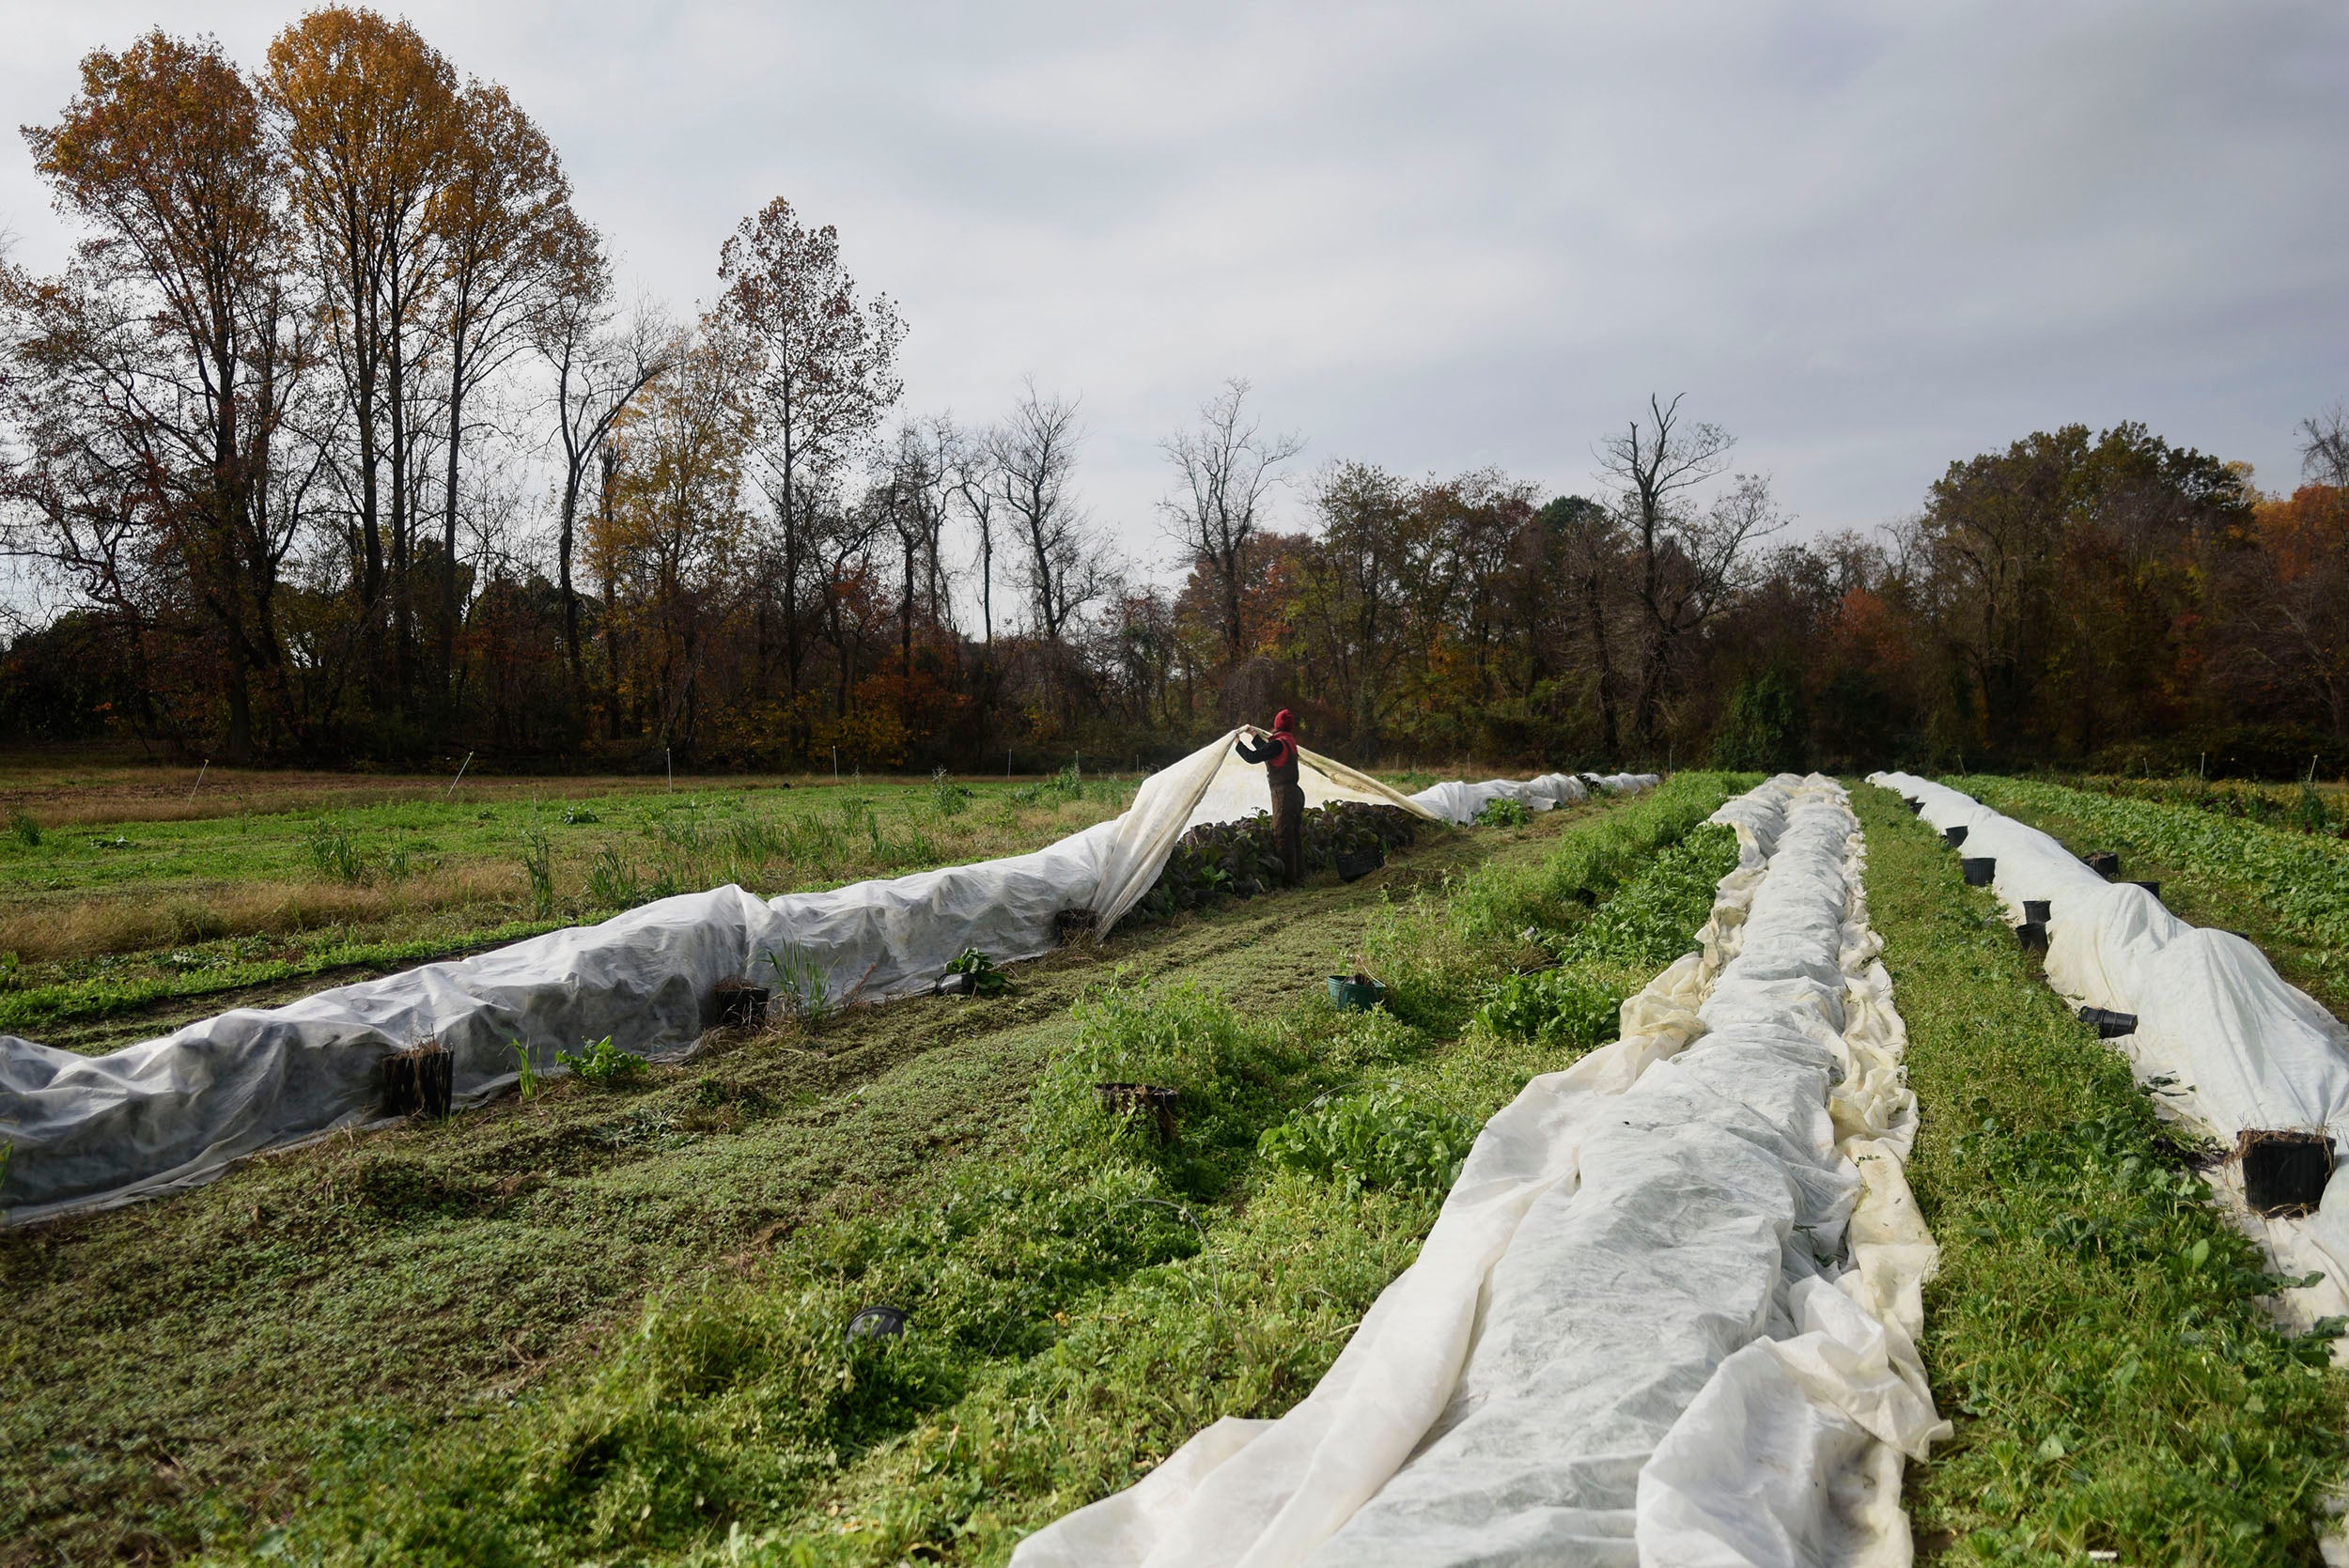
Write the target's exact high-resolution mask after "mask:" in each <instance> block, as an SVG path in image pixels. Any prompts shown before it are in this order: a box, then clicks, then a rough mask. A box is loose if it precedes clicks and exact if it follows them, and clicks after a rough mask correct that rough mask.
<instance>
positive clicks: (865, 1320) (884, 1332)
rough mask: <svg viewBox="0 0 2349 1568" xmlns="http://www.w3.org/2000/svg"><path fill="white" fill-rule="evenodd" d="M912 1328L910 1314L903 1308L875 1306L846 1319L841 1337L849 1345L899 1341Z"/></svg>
mask: <svg viewBox="0 0 2349 1568" xmlns="http://www.w3.org/2000/svg"><path fill="white" fill-rule="evenodd" d="M912 1326H913V1317H912V1314H910V1313H909V1312H907V1311H906V1310H905V1309H904V1308H903V1307H891V1306H887V1305H875V1306H871V1307H866V1308H864V1309H863V1310H862V1311H861V1312H858V1313H857V1314H856V1316H854V1317H852V1318H850V1319H848V1332H847V1333H846V1334H844V1335H842V1336H841V1337H842V1338H843V1339H845V1340H846V1341H848V1343H850V1344H854V1343H856V1342H857V1341H859V1340H901V1339H904V1338H905V1337H906V1330H907V1329H908V1328H910V1327H912Z"/></svg>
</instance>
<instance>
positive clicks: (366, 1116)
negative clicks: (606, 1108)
mask: <svg viewBox="0 0 2349 1568" xmlns="http://www.w3.org/2000/svg"><path fill="white" fill-rule="evenodd" d="M1238 733H1239V732H1237V731H1234V732H1233V733H1232V734H1229V735H1226V736H1224V737H1221V738H1220V739H1218V740H1216V741H1214V742H1212V743H1211V744H1209V745H1207V746H1205V747H1202V748H1201V749H1200V750H1199V751H1197V752H1195V753H1191V754H1190V756H1188V757H1186V758H1184V759H1183V760H1182V761H1180V762H1178V763H1175V764H1174V765H1173V766H1172V767H1169V768H1165V769H1163V770H1162V771H1160V772H1159V773H1156V774H1153V775H1152V776H1151V777H1150V778H1149V779H1148V780H1146V781H1145V782H1144V783H1143V785H1142V787H1141V788H1140V789H1139V790H1138V791H1137V792H1136V794H1135V797H1134V800H1133V803H1132V805H1131V806H1129V807H1128V809H1127V811H1126V812H1125V814H1124V815H1121V816H1119V817H1117V818H1116V819H1115V820H1114V821H1110V822H1103V823H1099V824H1097V825H1096V826H1094V827H1091V828H1087V829H1085V830H1083V831H1081V832H1077V833H1073V834H1071V835H1069V836H1068V837H1067V838H1065V839H1062V840H1061V841H1060V842H1059V843H1057V844H1054V845H1051V846H1048V847H1046V848H1043V849H1039V850H1036V851H1034V853H1031V854H1026V855H1015V856H1010V857H1007V858H1005V859H1003V860H995V861H987V862H980V863H978V864H975V865H963V866H950V867H947V868H945V869H943V870H940V871H925V872H918V873H915V874H914V875H912V876H910V877H894V878H890V879H888V880H882V881H868V882H858V883H855V884H853V885H851V886H848V887H844V888H835V889H833V890H832V891H830V892H826V893H792V894H788V895H786V896H784V897H781V898H776V899H772V900H765V899H760V898H757V897H755V896H754V895H752V894H750V893H745V892H743V891H742V890H741V889H740V888H738V887H732V886H728V887H722V888H718V889H716V890H714V891H712V892H708V893H685V894H681V895H679V896H677V897H675V898H665V899H662V900H661V901H659V902H658V903H654V904H648V905H646V906H644V907H643V908H637V909H631V910H630V911H629V912H628V913H626V914H623V915H619V916H616V917H614V919H611V920H608V921H605V922H603V923H601V924H597V925H586V926H574V927H571V928H569V929H567V930H562V931H554V932H550V933H548V934H547V935H544V936H540V937H534V938H531V939H528V940H525V941H521V942H517V943H515V944H513V945H512V946H510V947H504V948H500V949H498V950H497V951H495V952H493V953H487V954H482V955H477V956H474V957H471V958H463V959H457V960H453V961H450V962H446V963H437V964H427V965H425V966H423V967H422V968H420V969H415V970H408V971H406V972H404V973H400V974H395V975H390V976H387V977H385V978H383V979H380V980H368V981H363V982H361V983H359V984H356V985H351V986H337V987H335V988H334V989H332V990H327V991H321V992H319V994H317V995H315V996H311V997H306V998H304V999H303V1000H302V1001H297V1002H294V1003H292V1004H290V1005H288V1006H285V1007H273V1008H239V1009H236V1010H234V1011H231V1012H227V1013H223V1014H221V1015H219V1016H218V1017H211V1018H207V1019H204V1020H203V1021H201V1022H199V1023H194V1024H190V1025H188V1026H187V1027H186V1028H184V1029H181V1030H179V1031H177V1032H174V1033H172V1034H169V1035H166V1036H164V1037H163V1038H161V1039H156V1040H148V1041H146V1042H144V1043H142V1044H139V1045H134V1046H128V1047H125V1048H122V1049H120V1050H117V1051H114V1052H112V1053H110V1054H108V1055H105V1056H98V1057H89V1056H81V1055H77V1054H75V1053H73V1052H71V1051H66V1050H59V1049H56V1048H52V1047H47V1046H41V1045H37V1044H35V1043H34V1042H32V1041H29V1040H23V1039H19V1038H17V1037H15V1036H13V1035H0V1140H5V1141H7V1142H8V1144H10V1145H11V1146H12V1149H13V1153H12V1156H11V1158H10V1162H9V1167H8V1178H7V1181H8V1200H9V1206H8V1210H7V1212H6V1219H7V1220H8V1222H10V1223H23V1222H29V1221H37V1220H40V1219H50V1218H54V1217H56V1216H59V1215H63V1214H68V1213H73V1212H79V1211H82V1210H86V1209H95V1208H106V1207H112V1206H114V1205H116V1204H118V1203H129V1202H132V1201H133V1200H135V1199H139V1198H144V1197H150V1196H155V1195H158V1194H161V1193H164V1192H169V1191H173V1190H176V1189H179V1188H185V1187H189V1186H193V1185H195V1184H197V1183H200V1182H205V1181H209V1180H210V1179H212V1178H213V1177H215V1176H217V1175H218V1174H219V1173H220V1172H222V1171H223V1170H224V1169H226V1166H227V1165H228V1164H229V1163H230V1162H231V1161H233V1160H236V1159H238V1158H241V1157H243V1156H246V1155H249V1154H253V1153H255V1152H257V1151H258V1150H262V1149H267V1148H274V1147H280V1146H284V1145H287V1144H289V1143H293V1142H298V1141H302V1140H303V1139H306V1138H311V1137H315V1136H318V1135H320V1134H323V1133H328V1132H332V1131H334V1130H336V1129H338V1128H341V1127H344V1126H361V1125H366V1123H369V1122H371V1121H374V1120H375V1119H377V1117H378V1115H379V1111H378V1109H377V1108H378V1106H379V1104H380V1100H381V1088H380V1079H381V1062H382V1059H383V1058H384V1057H385V1056H386V1055H388V1054H389V1053H391V1052H393V1051H396V1050H400V1049H404V1048H408V1047H410V1046H412V1045H414V1044H416V1043H417V1042H419V1041H423V1040H437V1041H439V1042H440V1044H441V1045H443V1047H445V1048H447V1049H448V1051H449V1052H450V1054H451V1056H452V1057H453V1058H454V1060H453V1061H452V1063H450V1065H451V1067H452V1069H453V1074H454V1084H455V1089H454V1094H453V1098H454V1101H455V1103H456V1104H458V1105H459V1106H469V1105H476V1104H479V1103H480V1102H482V1101H484V1100H486V1099H489V1098H490V1097H492V1096H494V1095H496V1094H501V1093H503V1092H504V1091H505V1090H506V1089H508V1088H510V1087H511V1086H512V1085H513V1084H514V1082H515V1081H516V1079H517V1077H518V1073H519V1067H520V1063H519V1062H518V1060H517V1057H516V1054H515V1052H516V1048H517V1047H518V1046H519V1047H520V1048H521V1049H522V1050H524V1051H526V1052H528V1053H529V1055H530V1056H531V1058H532V1060H533V1061H534V1063H536V1065H537V1069H538V1070H539V1071H540V1072H542V1073H543V1072H548V1071H551V1070H552V1069H553V1067H554V1053H555V1052H557V1051H575V1050H578V1049H579V1048H581V1047H582V1046H583V1044H585V1043H586V1042H588V1041H591V1040H597V1039H600V1038H602V1037H604V1036H606V1035H609V1036H611V1037H612V1039H613V1041H614V1044H615V1045H617V1046H618V1047H620V1048H622V1049H625V1050H629V1051H633V1052H636V1053H638V1054H641V1055H646V1056H662V1055H674V1054H677V1053H679V1052H682V1051H684V1050H687V1049H689V1048H691V1047H692V1043H693V1042H694V1040H695V1039H697V1038H698V1037H699V1036H700V1035H701V1034H702V1032H704V1031H706V1030H707V1029H708V1028H709V1026H710V1025H711V1024H713V1023H714V1022H715V1021H716V1017H715V1013H714V994H715V992H716V989H717V987H718V986H719V985H720V983H722V982H724V981H729V980H749V981H751V982H752V983H754V984H757V985H763V986H769V987H770V988H775V989H778V990H779V989H780V988H781V986H782V985H783V981H782V978H781V976H780V974H779V972H778V970H777V969H776V968H775V964H774V962H773V961H774V960H780V961H782V962H783V963H785V964H786V965H788V966H791V967H792V968H793V969H794V970H797V971H798V972H799V973H801V974H802V975H806V976H812V977H814V980H815V983H816V984H817V985H819V986H820V987H821V990H822V993H823V998H824V1001H826V1002H827V1003H829V1004H831V1005H833V1006H837V1005H840V1004H842V1003H845V1002H848V1001H886V1000H888V999H890V998H893V997H897V996H903V995H908V994H910V993H914V992H919V991H926V990H928V989H929V988H930V987H931V986H934V985H935V984H936V982H937V980H938V977H939V976H940V975H941V973H942V972H943V971H944V970H945V966H946V965H947V964H948V963H949V962H951V961H952V960H953V959H954V958H955V957H956V956H957V955H959V954H960V953H962V952H963V950H964V949H966V948H972V947H975V948H978V949H979V950H980V951H982V952H984V953H986V954H987V955H989V956H990V957H992V958H994V959H996V960H997V961H998V962H1009V961H1013V960H1017V959H1022V958H1033V957H1036V956H1038V955H1042V954H1045V953H1048V952H1050V951H1051V949H1052V948H1053V947H1054V946H1055V945H1057V943H1058V942H1059V940H1060V939H1061V935H1060V931H1059V928H1058V920H1059V917H1061V916H1062V915H1063V914H1064V913H1065V912H1066V911H1069V910H1077V909H1090V910H1092V911H1094V913H1095V916H1096V922H1097V929H1099V930H1102V931H1107V930H1108V929H1109V928H1110V927H1111V926H1112V925H1114V924H1116V922H1117V921H1118V919H1119V918H1120V917H1122V916H1123V915H1125V914H1126V913H1127V912H1128V910H1130V909H1131V908H1132V907H1133V906H1134V904H1135V903H1136V902H1137V901H1138V900H1140V899H1141V898H1142V897H1143V894H1145V893H1148V892H1149V891H1150V887H1151V885H1152V884H1153V883H1154V882H1156V881H1157V879H1158V876H1159V871H1160V869H1161V868H1162V867H1164V865H1165V863H1166V858H1167V856H1168V854H1169V853H1170V852H1171V851H1172V850H1173V848H1174V846H1175V842H1176V841H1177V840H1178V839H1180V838H1181V836H1182V834H1183V831H1184V830H1185V829H1186V828H1187V827H1189V826H1190V825H1192V824H1194V823H1196V822H1200V821H1218V820H1225V819H1227V817H1239V816H1246V815H1252V814H1253V813H1255V812H1257V811H1261V810H1263V809H1264V805H1265V800H1266V796H1265V786H1264V778H1263V774H1262V771H1261V770H1260V769H1257V768H1250V767H1248V766H1247V765H1245V764H1242V763H1240V762H1239V761H1238V759H1237V755H1236V754H1235V753H1234V751H1233V744H1234V741H1235V740H1236V739H1237V736H1238ZM1302 757H1303V766H1302V767H1301V768H1300V769H1299V776H1300V779H1301V781H1302V782H1303V783H1304V784H1305V793H1306V799H1307V800H1308V801H1310V802H1313V803H1316V804H1319V803H1324V802H1327V801H1331V800H1361V801H1366V802H1370V803H1375V804H1381V805H1392V806H1400V807H1402V808H1403V809H1405V810H1408V811H1413V812H1415V813H1417V814H1418V815H1423V816H1425V815H1433V814H1431V813H1429V812H1428V811H1426V810H1425V809H1424V808H1422V807H1420V806H1417V805H1416V804H1414V803H1413V802H1412V801H1410V800H1408V799H1407V798H1406V797H1404V796H1402V795H1401V794H1399V793H1397V792H1396V791H1395V790H1393V789H1391V788H1389V787H1388V786H1387V785H1385V784H1380V783H1379V782H1378V781H1377V780H1376V779H1373V778H1371V777H1369V776H1368V775H1367V774H1363V773H1360V772H1357V771H1355V770H1354V769H1353V768H1347V767H1346V766H1345V765H1344V764H1342V763H1337V762H1332V761H1330V760H1329V759H1327V758H1324V757H1319V756H1315V754H1314V753H1310V752H1307V753H1302ZM1250 775H1252V779H1251V777H1250ZM1250 783H1252V785H1253V794H1252V795H1251V794H1250V793H1249V791H1248V790H1247V789H1246V788H1245V787H1243V785H1245V784H1250ZM1219 813H1221V814H1224V815H1217V814H1219ZM794 983H795V984H801V983H803V982H798V981H795V982H794Z"/></svg>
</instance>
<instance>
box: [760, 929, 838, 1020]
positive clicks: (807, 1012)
mask: <svg viewBox="0 0 2349 1568" xmlns="http://www.w3.org/2000/svg"><path fill="white" fill-rule="evenodd" d="M767 962H768V964H769V965H770V966H771V967H772V968H773V970H774V971H775V991H776V995H777V999H778V1000H779V1001H782V1002H783V1004H784V1005H785V1006H786V1007H787V1008H789V1009H790V1012H791V1016H792V1017H796V1018H798V1019H799V1020H800V1021H801V1023H803V1024H805V1025H806V1026H807V1027H808V1028H810V1029H814V1028H815V1027H816V1026H817V1024H820V1023H822V1022H823V1021H824V1019H825V1017H827V1016H828V1015H829V1014H830V1013H831V1012H832V1002H831V1000H830V999H829V998H828V997H827V996H826V995H825V989H824V966H823V965H822V964H820V963H818V962H817V960H816V958H815V957H814V956H813V955H810V954H806V953H802V952H801V951H800V949H798V948H796V947H786V948H785V949H784V950H783V951H782V952H781V953H770V954H769V955H767Z"/></svg>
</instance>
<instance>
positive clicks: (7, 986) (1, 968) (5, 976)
mask: <svg viewBox="0 0 2349 1568" xmlns="http://www.w3.org/2000/svg"><path fill="white" fill-rule="evenodd" d="M23 988H24V969H23V964H22V963H21V962H20V961H19V960H18V958H17V955H15V954H14V953H12V952H10V953H0V991H21V990H23Z"/></svg>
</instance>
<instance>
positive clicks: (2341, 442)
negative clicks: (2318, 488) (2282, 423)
mask: <svg viewBox="0 0 2349 1568" xmlns="http://www.w3.org/2000/svg"><path fill="white" fill-rule="evenodd" d="M2300 436H2301V442H2300V472H2301V474H2303V475H2304V476H2306V477H2308V478H2310V479H2313V480H2315V481H2316V482H2317V483H2318V484H2320V485H2330V486H2332V487H2333V488H2334V489H2349V407H2345V406H2343V405H2342V404H2340V403H2335V404H2334V405H2333V406H2332V407H2331V408H2330V409H2328V410H2326V411H2325V412H2323V413H2321V414H2312V415H2310V417H2309V418H2307V419H2304V420H2302V421H2300Z"/></svg>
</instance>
